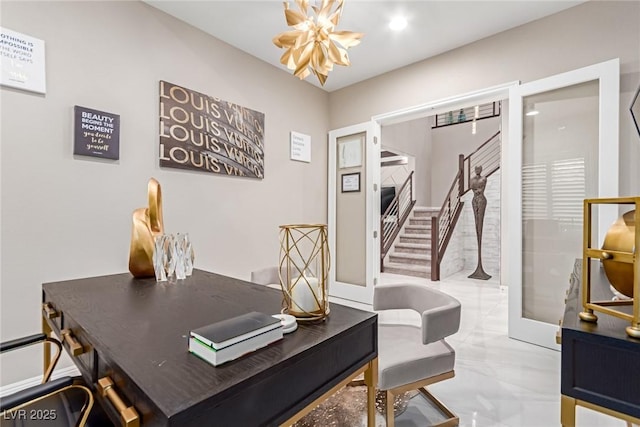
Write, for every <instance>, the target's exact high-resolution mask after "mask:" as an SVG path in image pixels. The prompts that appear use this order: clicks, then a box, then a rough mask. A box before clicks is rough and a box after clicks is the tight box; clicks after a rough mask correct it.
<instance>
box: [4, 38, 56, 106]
mask: <svg viewBox="0 0 640 427" xmlns="http://www.w3.org/2000/svg"><path fill="white" fill-rule="evenodd" d="M0 58H1V59H2V73H0V84H1V85H4V86H9V87H14V88H17V89H24V90H28V91H31V92H37V93H42V94H44V93H46V92H47V88H46V77H45V64H44V41H43V40H40V39H36V38H35V37H31V36H28V35H26V34H22V33H19V32H17V31H13V30H9V29H8V28H3V27H0Z"/></svg>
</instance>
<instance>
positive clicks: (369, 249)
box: [327, 121, 380, 305]
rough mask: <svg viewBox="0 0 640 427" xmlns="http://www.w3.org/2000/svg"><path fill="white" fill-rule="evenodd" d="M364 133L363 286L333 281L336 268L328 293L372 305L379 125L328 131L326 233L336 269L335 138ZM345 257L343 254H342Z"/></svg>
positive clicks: (377, 229) (376, 253) (376, 273)
mask: <svg viewBox="0 0 640 427" xmlns="http://www.w3.org/2000/svg"><path fill="white" fill-rule="evenodd" d="M361 133H364V134H365V135H366V136H365V142H364V144H365V149H364V153H365V155H364V158H363V161H364V164H365V174H364V175H365V176H364V180H363V181H362V182H360V189H361V191H364V192H365V212H366V220H365V221H366V225H365V236H366V245H365V258H366V267H365V268H366V272H365V286H360V285H354V284H351V283H344V282H339V281H337V280H336V269H335V267H334V268H331V269H330V270H329V294H330V295H331V296H333V297H338V298H344V299H348V300H352V301H357V302H360V303H364V304H369V305H372V304H373V286H374V285H375V284H377V282H378V280H379V279H380V250H379V249H378V250H376V248H379V247H380V243H379V242H380V240H379V237H378V235H379V233H380V220H378V221H375V218H376V216H375V215H376V212H377V215H378V216H377V217H378V218H380V197H379V196H378V194H379V193H378V191H379V190H378V185H379V184H376V185H374V183H379V182H380V126H379V125H378V124H377V123H376V122H374V121H370V122H365V123H360V124H357V125H352V126H347V127H344V128H340V129H334V130H332V131H330V132H329V161H328V165H329V167H328V174H329V179H328V191H327V194H328V198H329V200H328V213H327V217H328V229H329V230H328V231H329V253H331V256H332V257H334V260H333V261H332V264H333V265H334V266H335V265H336V262H337V259H336V255H337V252H336V197H337V194H336V188H337V182H336V176H337V167H336V164H337V139H338V138H340V137H343V136H349V135H356V134H361ZM361 179H363V178H361ZM342 256H344V254H342Z"/></svg>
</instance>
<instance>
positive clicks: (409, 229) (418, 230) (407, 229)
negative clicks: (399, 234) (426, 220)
mask: <svg viewBox="0 0 640 427" xmlns="http://www.w3.org/2000/svg"><path fill="white" fill-rule="evenodd" d="M404 232H405V233H406V234H423V235H425V236H429V237H431V230H428V229H425V228H422V227H421V228H413V227H411V226H407V227H405V228H404Z"/></svg>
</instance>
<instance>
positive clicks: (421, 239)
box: [400, 234, 430, 245]
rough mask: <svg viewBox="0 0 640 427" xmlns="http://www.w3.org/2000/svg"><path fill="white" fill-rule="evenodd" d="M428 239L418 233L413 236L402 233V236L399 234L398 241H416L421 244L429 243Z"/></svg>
mask: <svg viewBox="0 0 640 427" xmlns="http://www.w3.org/2000/svg"><path fill="white" fill-rule="evenodd" d="M429 241H430V239H429V238H428V237H425V236H421V235H419V234H416V235H415V236H410V235H406V234H405V235H404V236H400V243H418V244H421V245H426V244H429Z"/></svg>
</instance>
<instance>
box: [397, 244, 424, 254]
mask: <svg viewBox="0 0 640 427" xmlns="http://www.w3.org/2000/svg"><path fill="white" fill-rule="evenodd" d="M395 251H396V252H398V253H403V254H420V255H426V254H430V253H431V248H430V247H427V248H403V247H401V246H396V247H395Z"/></svg>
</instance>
